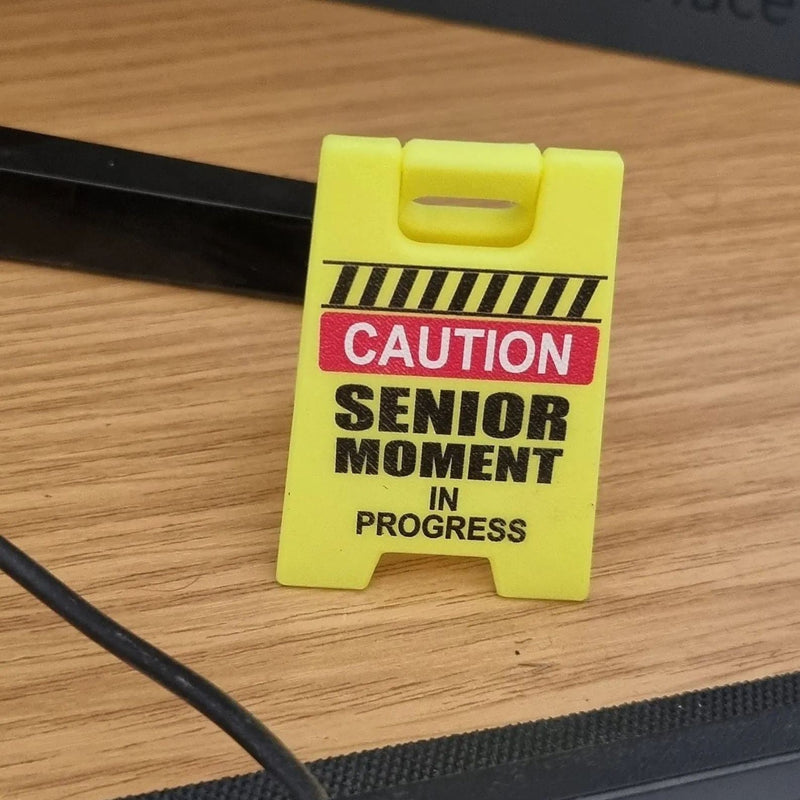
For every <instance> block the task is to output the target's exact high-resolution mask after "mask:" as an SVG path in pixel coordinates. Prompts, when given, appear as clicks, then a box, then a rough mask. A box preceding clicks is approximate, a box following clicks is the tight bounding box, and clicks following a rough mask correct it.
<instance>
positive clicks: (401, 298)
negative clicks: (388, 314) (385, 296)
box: [389, 268, 419, 308]
mask: <svg viewBox="0 0 800 800" xmlns="http://www.w3.org/2000/svg"><path fill="white" fill-rule="evenodd" d="M417 275H419V270H418V269H411V268H405V269H403V271H402V272H401V273H400V279H399V280H398V281H397V286H395V287H394V292H393V294H392V299H391V300H390V301H389V308H402V307H403V306H404V305H405V304H406V301H407V300H408V296H409V294H411V289H412V288H413V286H414V281H416V279H417Z"/></svg>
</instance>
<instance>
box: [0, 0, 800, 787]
mask: <svg viewBox="0 0 800 800" xmlns="http://www.w3.org/2000/svg"><path fill="white" fill-rule="evenodd" d="M2 39H3V44H2V47H1V48H0V76H2V77H1V78H0V109H1V110H2V111H1V113H2V122H3V123H5V124H9V125H14V126H19V127H26V128H32V129H36V130H41V131H46V132H50V133H55V134H60V135H66V136H74V137H79V138H85V139H90V140H96V141H101V142H105V143H109V144H114V145H120V146H126V147H132V148H138V149H143V150H150V151H156V152H161V153H165V154H172V155H177V156H183V157H189V158H194V159H200V160H205V161H213V162H218V163H222V164H227V165H231V166H235V167H243V168H247V169H253V170H260V171H264V172H272V173H278V174H285V175H291V176H296V177H300V178H307V179H313V178H314V177H315V170H316V164H317V157H318V147H319V143H320V138H321V137H322V136H323V134H325V133H327V132H340V133H360V134H366V135H396V136H398V137H400V138H401V139H408V138H412V137H433V138H462V139H475V140H498V141H502V140H523V141H527V140H534V141H536V142H537V143H538V144H540V145H551V144H552V145H561V146H585V147H600V148H613V149H617V150H620V151H621V152H622V153H623V154H624V157H625V159H626V163H627V182H626V193H625V201H624V211H623V228H622V238H621V248H620V260H619V272H618V274H619V279H618V296H617V303H616V310H615V323H614V334H613V350H612V361H611V373H610V384H609V396H608V406H607V422H606V427H605V450H604V457H603V469H602V481H601V491H600V506H599V515H598V522H597V546H596V558H595V568H594V583H593V592H592V597H591V600H590V601H589V602H587V603H585V604H579V605H573V604H558V603H544V602H538V603H537V602H518V601H509V600H503V599H500V598H497V597H495V595H494V593H493V590H492V584H491V580H490V575H489V569H488V566H487V565H485V564H483V563H480V562H472V561H463V562H462V561H458V560H450V559H447V560H442V559H412V560H404V559H397V558H387V559H385V561H384V562H383V563H382V565H381V567H380V570H379V572H378V574H377V575H376V578H375V580H374V583H373V585H372V586H371V587H370V589H369V590H368V591H366V592H354V593H347V592H324V591H303V590H291V589H284V588H281V587H278V586H277V585H276V584H275V580H274V567H275V553H276V544H277V531H278V523H279V518H280V511H281V499H282V488H283V486H282V484H283V473H284V464H285V460H286V448H287V438H288V430H289V420H290V412H291V401H292V384H293V371H294V364H295V355H296V347H297V337H298V323H299V315H300V309H299V308H298V307H296V306H292V305H282V304H280V303H270V302H264V301H259V300H251V299H243V298H238V297H226V296H222V295H215V294H205V293H199V292H193V291H184V290H179V289H170V288H164V287H160V286H151V285H145V284H138V283H129V282H124V281H117V280H111V279H105V278H102V277H93V276H85V275H78V274H71V273H67V272H60V271H55V270H46V269H41V268H36V267H31V266H22V265H17V264H8V263H5V264H2V270H1V271H0V283H1V285H2V291H1V292H0V309H1V310H2V313H1V315H0V357H1V358H2V375H3V381H2V391H0V431H1V433H0V436H1V437H2V447H0V460H2V493H1V495H0V509H1V510H2V514H1V517H2V530H3V533H7V534H9V535H11V536H13V538H14V539H15V540H16V541H17V542H18V543H19V544H20V545H21V546H22V547H24V548H26V549H27V550H29V551H30V552H31V553H32V554H33V555H34V556H35V557H37V558H39V559H41V560H42V561H43V562H44V563H45V564H47V565H49V566H50V567H51V568H52V569H53V570H54V571H56V572H57V573H58V574H59V575H60V576H61V577H62V578H63V579H65V580H67V581H68V582H69V583H71V584H72V585H73V586H74V587H76V588H77V589H79V590H80V591H82V592H84V593H85V594H86V595H87V596H88V597H89V598H91V599H92V600H93V601H95V602H96V603H97V604H98V605H99V606H100V607H101V608H103V609H105V610H106V611H108V612H109V613H111V614H112V615H114V616H116V617H117V618H119V619H120V620H121V621H122V622H123V623H124V624H126V625H128V626H130V627H132V628H133V629H134V630H136V631H138V632H139V633H141V634H142V635H144V636H146V637H148V638H150V639H151V640H152V641H153V642H155V643H157V644H158V645H160V646H162V647H164V648H166V649H167V650H169V651H170V652H172V653H174V654H175V655H176V656H178V657H179V658H181V659H185V660H186V661H187V662H188V663H190V664H191V665H193V666H194V667H195V668H196V669H198V670H199V671H200V672H202V673H204V674H206V675H208V676H209V677H210V678H211V679H213V680H215V681H217V682H218V683H220V684H221V685H222V686H224V687H226V688H227V689H228V690H230V691H231V692H232V693H233V694H234V695H235V696H236V697H237V698H238V699H239V700H241V701H242V702H244V703H245V704H246V705H248V706H249V707H250V708H251V709H252V710H253V711H254V712H256V713H257V714H258V715H260V716H261V717H262V718H263V719H264V720H265V721H267V722H268V723H269V724H270V725H272V726H274V728H275V729H276V731H277V732H278V733H279V734H280V735H281V736H282V737H283V738H284V739H285V740H286V741H287V743H289V744H290V745H291V746H293V747H294V748H296V749H297V751H298V752H299V753H300V755H302V756H303V757H305V758H312V757H317V756H321V755H325V754H334V753H342V752H346V751H350V750H353V749H356V748H365V747H371V746H376V745H382V744H387V743H391V742H397V741H401V740H408V739H413V738H418V737H427V736H436V735H439V734H445V733H449V732H454V731H462V730H467V729H472V728H476V727H482V726H490V725H501V724H504V723H510V722H515V721H521V720H528V719H532V718H536V717H541V716H545V715H554V714H562V713H565V712H570V711H577V710H583V709H589V708H592V707H595V706H598V705H603V704H610V703H621V702H624V701H627V700H633V699H638V698H644V697H646V696H651V695H656V694H662V693H668V692H676V691H680V690H684V689H691V688H698V687H701V686H705V685H709V684H717V683H721V682H728V681H734V680H738V679H743V678H755V677H757V676H763V675H766V674H768V673H775V672H779V671H787V670H797V669H800V591H798V589H799V586H798V584H800V533H799V532H798V531H800V526H798V517H799V515H800V491H798V477H797V475H798V470H797V463H798V452H799V451H800V399H798V389H799V388H800V347H799V346H798V345H799V344H800V341H798V337H799V334H798V319H797V314H798V311H797V309H798V306H799V305H800V279H798V267H800V214H798V213H797V209H798V206H800V144H798V134H797V131H798V129H800V89H798V87H796V86H790V85H781V84H772V83H769V82H766V81H763V80H754V79H749V78H746V77H742V76H734V75H728V74H722V73H717V72H713V71H708V70H701V69H698V68H693V67H687V66H677V65H672V64H667V63H660V62H656V61H648V60H643V59H640V58H635V57H631V56H625V55H619V54H612V53H601V52H593V51H590V50H587V49H583V48H579V47H573V46H566V45H560V44H555V43H550V42H545V41H539V40H536V39H532V38H524V37H520V36H513V35H506V34H502V33H497V32H490V31H486V30H479V29H470V28H466V27H458V26H453V25H445V24H441V23H437V22H434V21H429V20H423V19H417V18H413V17H406V16H400V15H391V14H387V13H381V12H377V11H371V10H367V9H363V8H360V9H359V8H354V7H348V6H344V5H339V4H334V3H322V2H307V1H306V0H269V1H268V2H265V0H237V2H231V3H219V2H218V1H217V0H192V2H179V1H176V0H170V1H169V2H165V1H163V0H160V1H159V2H154V0H131V2H127V3H117V2H114V0H91V1H89V0H64V2H61V3H58V4H54V3H51V2H45V1H44V0H34V1H33V2H28V3H18V4H13V5H11V6H9V7H7V8H4V18H3V37H2ZM253 767H254V765H253V763H252V762H251V761H250V760H249V758H248V757H247V756H246V755H244V754H243V753H242V752H240V751H239V750H238V748H237V747H236V746H235V745H234V744H232V743H231V742H230V741H229V740H228V739H227V738H226V737H225V736H224V735H223V734H221V733H218V732H217V731H216V730H215V729H214V728H213V727H212V726H211V725H210V724H208V723H206V722H205V721H204V720H203V719H201V718H199V717H198V715H197V714H196V713H195V712H194V711H192V710H191V709H189V708H188V707H185V706H184V705H182V704H181V703H180V702H179V701H177V700H175V699H173V698H172V697H171V696H169V695H167V694H165V692H163V691H162V690H161V689H160V688H158V687H157V686H155V685H153V684H151V683H150V682H148V681H147V680H145V679H144V678H142V677H141V676H139V675H138V674H136V673H133V672H131V671H130V670H128V669H127V668H126V667H124V666H122V665H121V664H119V663H117V662H115V661H114V659H112V658H111V657H110V656H108V655H106V654H105V653H104V652H102V651H100V650H99V649H98V648H97V647H95V646H94V645H92V644H91V643H89V642H87V641H85V640H84V639H83V638H82V637H81V636H80V635H79V634H77V633H75V632H74V631H72V630H71V629H70V628H68V627H67V626H65V625H64V624H62V623H61V622H60V621H59V620H58V619H56V618H55V617H54V615H53V614H51V613H50V612H49V611H48V610H46V609H45V608H43V607H41V606H40V605H39V604H38V603H37V602H36V601H34V600H33V599H31V598H29V597H28V596H26V595H24V594H23V593H22V592H21V591H19V590H18V589H17V587H16V586H15V585H12V584H11V582H10V581H7V580H0V797H2V798H9V799H11V798H13V799H14V800H55V799H56V798H59V799H60V798H78V797H79V798H84V799H85V800H108V799H109V798H113V797H116V796H117V795H121V794H126V793H133V792H139V791H144V790H147V789H154V788H159V787H163V786H167V785H177V784H180V783H185V782H189V781H196V780H201V779H206V778H212V777H217V776H222V775H226V774H232V773H238V772H244V771H249V770H251V769H252V768H253Z"/></svg>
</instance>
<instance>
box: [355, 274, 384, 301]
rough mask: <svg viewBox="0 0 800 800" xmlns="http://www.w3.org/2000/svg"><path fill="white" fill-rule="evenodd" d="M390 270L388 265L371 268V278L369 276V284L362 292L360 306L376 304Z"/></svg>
mask: <svg viewBox="0 0 800 800" xmlns="http://www.w3.org/2000/svg"><path fill="white" fill-rule="evenodd" d="M388 271H389V270H388V269H387V268H386V267H373V268H372V269H371V270H370V273H369V278H367V285H366V286H365V287H364V291H363V292H362V293H361V300H360V301H359V305H360V306H374V305H375V302H376V301H377V299H378V294H379V293H380V290H381V287H382V286H383V282H384V280H386V273H387V272H388Z"/></svg>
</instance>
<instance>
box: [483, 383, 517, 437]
mask: <svg viewBox="0 0 800 800" xmlns="http://www.w3.org/2000/svg"><path fill="white" fill-rule="evenodd" d="M524 411H525V401H524V400H523V399H522V398H521V397H520V396H519V395H518V394H513V393H512V392H495V393H494V394H490V395H489V396H488V397H487V398H486V403H485V404H484V406H483V432H484V433H485V434H486V435H487V436H491V437H492V438H493V439H513V438H514V437H515V436H517V435H518V434H519V432H520V431H521V430H522V415H523V413H524Z"/></svg>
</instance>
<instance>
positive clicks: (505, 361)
mask: <svg viewBox="0 0 800 800" xmlns="http://www.w3.org/2000/svg"><path fill="white" fill-rule="evenodd" d="M514 342H524V344H525V348H526V352H525V358H523V359H522V361H520V363H519V364H512V363H511V360H510V359H509V357H508V351H509V349H510V348H511V345H512V344H514ZM497 356H498V358H499V360H500V366H501V367H502V368H503V369H504V370H505V371H506V372H511V373H512V374H519V373H520V372H525V371H526V370H529V369H530V368H531V364H533V359H534V358H535V357H536V343H535V342H534V341H533V337H532V336H531V335H530V334H529V333H525V331H512V332H511V333H507V334H506V335H505V336H504V337H503V341H502V342H500V350H499V352H498V354H497Z"/></svg>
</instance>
